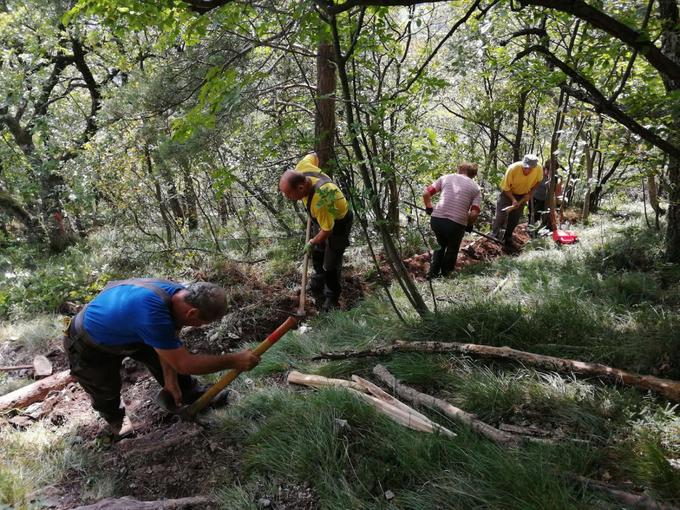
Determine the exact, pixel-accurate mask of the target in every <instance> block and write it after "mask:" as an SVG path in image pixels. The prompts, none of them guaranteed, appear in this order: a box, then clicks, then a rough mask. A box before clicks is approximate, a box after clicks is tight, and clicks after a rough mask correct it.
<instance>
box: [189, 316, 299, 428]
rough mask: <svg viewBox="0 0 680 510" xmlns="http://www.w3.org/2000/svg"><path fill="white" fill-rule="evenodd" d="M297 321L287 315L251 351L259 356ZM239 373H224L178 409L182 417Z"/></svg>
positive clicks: (200, 406)
mask: <svg viewBox="0 0 680 510" xmlns="http://www.w3.org/2000/svg"><path fill="white" fill-rule="evenodd" d="M297 322H298V320H297V318H296V317H288V318H287V319H286V321H285V322H284V323H283V324H281V325H280V326H279V327H278V328H276V329H275V330H274V332H273V333H271V334H270V335H269V336H268V337H267V338H265V340H264V341H263V342H262V343H261V344H260V345H258V346H257V347H255V349H253V352H254V353H255V354H257V355H259V356H261V355H262V354H264V353H265V352H266V351H267V350H269V348H270V347H271V346H272V345H274V344H275V343H276V342H278V341H279V340H280V339H281V337H282V336H283V335H285V334H286V333H287V332H288V331H290V330H291V329H293V328H294V327H295V326H296V324H297ZM240 373H241V370H236V369H232V370H230V371H229V372H227V373H226V374H224V376H222V378H221V379H220V380H219V381H217V382H216V383H215V384H213V385H212V386H211V387H210V388H208V390H207V391H206V392H205V393H204V394H203V395H201V397H200V398H199V399H198V400H197V401H196V402H194V403H193V404H191V405H190V406H188V407H185V408H184V409H183V410H181V411H180V414H181V415H182V417H183V418H185V419H192V418H193V417H194V416H196V413H198V412H199V411H200V410H201V409H203V408H204V407H205V406H207V405H208V404H209V403H210V401H211V400H212V399H213V398H215V396H216V395H217V394H218V393H219V392H220V391H222V390H223V389H224V388H226V387H227V386H229V384H231V382H232V381H233V380H234V379H236V378H237V377H238V376H239V374H240Z"/></svg>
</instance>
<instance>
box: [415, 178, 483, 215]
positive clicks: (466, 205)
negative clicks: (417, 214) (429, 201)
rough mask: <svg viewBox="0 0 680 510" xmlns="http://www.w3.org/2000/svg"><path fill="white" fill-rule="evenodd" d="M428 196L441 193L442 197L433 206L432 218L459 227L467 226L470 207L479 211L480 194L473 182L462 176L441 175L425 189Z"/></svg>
mask: <svg viewBox="0 0 680 510" xmlns="http://www.w3.org/2000/svg"><path fill="white" fill-rule="evenodd" d="M427 190H428V191H429V192H430V195H434V194H435V193H438V192H440V191H441V193H442V196H441V198H440V199H439V202H437V205H435V206H434V212H433V213H432V216H434V217H436V218H446V219H449V220H451V221H455V222H456V223H458V224H460V225H467V223H468V212H469V211H470V208H471V207H477V208H478V209H479V206H480V204H481V203H482V193H481V191H480V190H479V186H478V185H477V183H476V182H475V181H473V180H472V179H470V178H469V177H468V176H467V175H463V174H448V175H442V176H441V177H440V178H439V179H437V180H436V181H434V184H432V186H430V187H429V188H427Z"/></svg>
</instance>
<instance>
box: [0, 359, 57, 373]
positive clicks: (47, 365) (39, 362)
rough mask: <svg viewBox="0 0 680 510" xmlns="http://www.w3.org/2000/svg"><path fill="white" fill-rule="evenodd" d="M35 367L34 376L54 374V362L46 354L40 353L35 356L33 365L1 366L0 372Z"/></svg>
mask: <svg viewBox="0 0 680 510" xmlns="http://www.w3.org/2000/svg"><path fill="white" fill-rule="evenodd" d="M30 369H33V376H34V377H36V378H38V377H47V376H48V375H52V363H51V362H50V360H48V359H47V358H46V357H45V356H42V355H38V356H36V357H35V358H33V364H31V365H15V366H11V367H0V372H11V371H13V370H30Z"/></svg>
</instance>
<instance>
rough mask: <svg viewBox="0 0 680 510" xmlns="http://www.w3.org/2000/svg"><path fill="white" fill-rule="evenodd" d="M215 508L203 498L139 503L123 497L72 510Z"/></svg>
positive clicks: (215, 503)
mask: <svg viewBox="0 0 680 510" xmlns="http://www.w3.org/2000/svg"><path fill="white" fill-rule="evenodd" d="M208 508H217V502H216V501H215V500H213V499H211V498H207V497H205V496H193V497H190V498H179V499H160V500H157V501H139V500H137V499H134V498H131V497H129V496H125V497H123V498H120V499H116V498H106V499H102V500H101V501H98V502H97V503H94V504H92V505H85V506H79V507H77V508H74V509H73V510H181V509H186V510H188V509H196V510H198V509H208Z"/></svg>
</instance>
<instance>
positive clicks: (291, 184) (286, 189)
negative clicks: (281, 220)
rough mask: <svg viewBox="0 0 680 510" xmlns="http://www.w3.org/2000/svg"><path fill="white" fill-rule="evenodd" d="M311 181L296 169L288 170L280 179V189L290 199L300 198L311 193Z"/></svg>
mask: <svg viewBox="0 0 680 510" xmlns="http://www.w3.org/2000/svg"><path fill="white" fill-rule="evenodd" d="M310 187H311V181H310V180H309V179H308V178H307V177H305V176H304V175H302V174H301V173H300V172H296V171H295V170H286V171H285V172H283V175H281V179H279V191H281V193H283V195H284V196H285V197H286V198H287V199H288V200H300V199H301V198H303V197H305V196H307V195H308V194H309V188H310Z"/></svg>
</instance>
